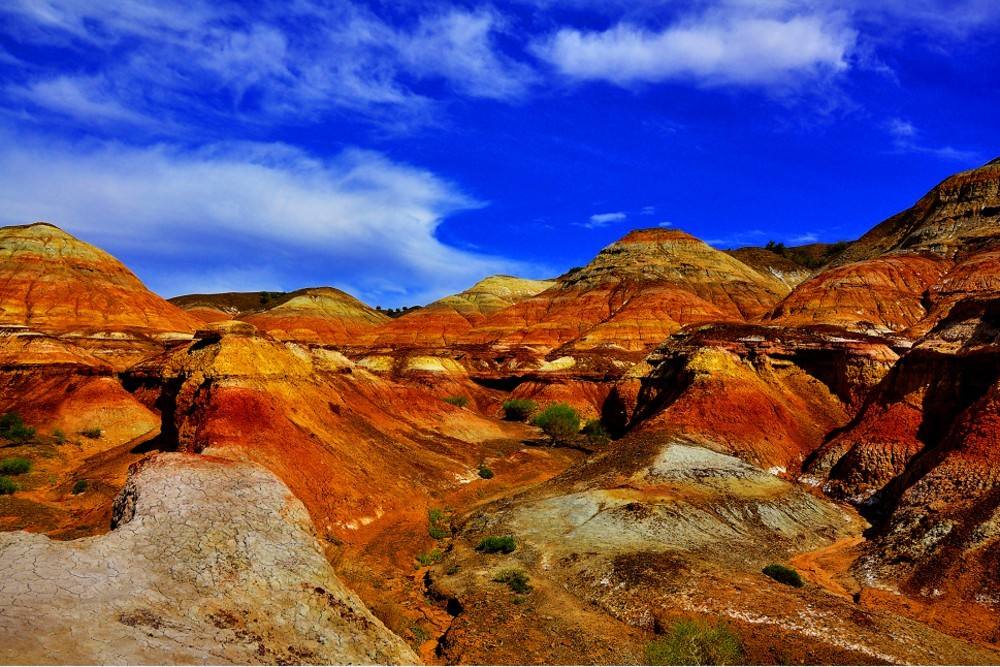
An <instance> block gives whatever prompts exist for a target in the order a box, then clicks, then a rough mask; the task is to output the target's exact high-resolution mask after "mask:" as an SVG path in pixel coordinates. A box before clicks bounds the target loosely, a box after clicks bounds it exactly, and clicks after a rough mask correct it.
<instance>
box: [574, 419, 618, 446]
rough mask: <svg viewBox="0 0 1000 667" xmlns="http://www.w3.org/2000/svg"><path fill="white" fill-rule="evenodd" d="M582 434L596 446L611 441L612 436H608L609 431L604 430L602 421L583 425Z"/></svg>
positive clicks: (592, 420) (597, 420)
mask: <svg viewBox="0 0 1000 667" xmlns="http://www.w3.org/2000/svg"><path fill="white" fill-rule="evenodd" d="M580 432H581V433H583V434H584V435H585V436H587V440H590V441H591V442H593V443H595V444H603V443H605V442H607V441H608V440H610V439H611V436H610V435H609V434H608V431H607V429H605V428H604V424H602V423H601V420H600V419H591V420H588V421H587V423H586V424H584V425H583V428H582V429H581V430H580Z"/></svg>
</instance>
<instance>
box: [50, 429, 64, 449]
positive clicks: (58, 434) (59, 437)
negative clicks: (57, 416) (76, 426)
mask: <svg viewBox="0 0 1000 667" xmlns="http://www.w3.org/2000/svg"><path fill="white" fill-rule="evenodd" d="M52 439H53V440H55V441H56V444H57V445H61V444H63V443H64V442H66V434H65V433H63V432H62V429H60V428H57V429H56V430H54V431H52Z"/></svg>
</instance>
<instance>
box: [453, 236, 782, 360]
mask: <svg viewBox="0 0 1000 667" xmlns="http://www.w3.org/2000/svg"><path fill="white" fill-rule="evenodd" d="M786 293H787V288H786V287H785V286H784V284H783V283H781V282H779V281H778V280H777V279H775V278H771V277H767V276H763V275H761V274H759V273H757V272H756V271H754V270H753V269H751V268H750V267H748V266H747V265H745V264H743V263H742V262H740V261H738V260H736V259H734V258H732V257H730V256H729V255H726V254H725V253H722V252H720V251H718V250H715V249H713V248H712V247H710V246H708V245H706V244H705V243H702V242H701V241H699V240H697V239H695V238H694V237H692V236H690V235H688V234H685V233H684V232H681V231H679V230H672V229H659V228H657V229H646V230H637V231H634V232H631V233H629V234H628V235H626V236H625V237H624V238H622V239H621V240H619V241H618V242H616V243H613V244H611V245H610V246H608V247H607V248H605V249H604V250H602V251H601V252H600V253H599V254H598V255H597V257H596V258H595V259H594V260H593V261H592V262H590V263H589V264H588V265H587V266H585V267H583V268H582V269H579V270H577V271H574V272H572V273H570V274H567V275H565V276H563V277H561V278H560V279H559V281H558V285H556V286H555V287H552V288H550V289H548V290H546V291H545V292H542V293H541V294H539V295H538V296H535V297H533V298H531V299H527V300H526V301H522V302H521V303H519V304H517V305H515V306H513V307H511V308H507V309H505V310H502V311H500V312H499V313H497V314H495V315H493V316H491V317H489V318H487V320H486V321H485V322H484V323H483V324H482V326H480V327H478V328H477V329H476V330H475V331H473V332H472V333H471V334H470V335H469V336H468V337H467V340H469V341H470V342H482V343H489V344H491V345H493V346H494V347H496V348H512V347H517V346H537V347H539V348H542V349H548V350H552V349H555V348H565V349H567V350H572V351H588V350H598V349H602V348H603V349H604V350H607V351H609V352H613V351H622V352H625V353H633V354H632V356H633V357H639V358H641V356H642V353H644V352H646V351H648V350H650V349H652V348H653V347H655V346H656V345H657V344H658V343H659V342H660V341H662V340H663V338H665V337H666V336H668V335H669V334H671V333H673V332H674V331H677V330H678V329H680V327H681V326H683V325H685V324H690V323H693V322H703V321H710V320H736V321H742V320H745V319H747V318H753V317H756V316H758V315H761V314H762V313H764V312H766V311H767V310H769V309H770V308H771V307H772V306H773V305H774V304H775V303H776V302H777V301H778V299H780V298H781V297H782V296H784V295H785V294H786ZM634 353H639V354H638V355H636V354H634Z"/></svg>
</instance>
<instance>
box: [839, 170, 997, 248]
mask: <svg viewBox="0 0 1000 667" xmlns="http://www.w3.org/2000/svg"><path fill="white" fill-rule="evenodd" d="M998 242H1000V160H993V161H992V162H990V163H989V164H987V165H985V166H983V167H979V168H978V169H970V170H968V171H963V172H961V173H958V174H955V175H954V176H951V177H949V178H947V179H945V180H944V181H942V182H941V183H940V184H938V185H937V186H936V187H935V188H934V189H933V190H931V191H930V192H928V193H927V194H926V195H925V196H924V197H923V198H921V199H920V201H918V202H917V203H916V204H914V205H913V207H912V208H909V209H907V210H906V211H903V212H902V213H899V214H897V215H894V216H892V217H891V218H889V219H888V220H885V221H884V222H882V223H880V224H879V225H877V226H875V227H874V228H873V229H872V230H871V231H869V232H868V233H867V234H865V235H864V236H862V237H861V238H860V239H858V240H857V241H855V242H854V243H852V244H851V246H850V248H848V249H847V250H845V251H844V252H843V253H842V254H840V255H839V256H838V257H837V258H836V259H835V260H834V262H833V264H834V265H836V266H839V265H843V264H848V263H851V262H857V261H861V260H866V259H875V258H877V257H882V256H884V255H886V254H888V253H892V252H897V251H907V252H918V251H928V252H932V253H934V254H936V255H939V256H941V257H945V258H947V259H962V258H964V257H966V256H968V255H971V254H973V253H977V252H981V251H984V250H988V249H993V248H996V246H997V244H998Z"/></svg>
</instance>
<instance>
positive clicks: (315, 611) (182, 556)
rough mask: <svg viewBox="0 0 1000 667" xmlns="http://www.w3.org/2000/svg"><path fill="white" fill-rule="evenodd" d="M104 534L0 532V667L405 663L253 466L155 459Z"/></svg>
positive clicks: (287, 499)
mask: <svg viewBox="0 0 1000 667" xmlns="http://www.w3.org/2000/svg"><path fill="white" fill-rule="evenodd" d="M114 524H115V528H114V530H112V532H111V533H109V534H107V535H102V536H99V537H92V538H86V539H80V540H76V541H73V542H62V543H60V542H53V541H50V540H49V539H48V538H46V537H43V536H40V535H34V534H30V533H24V532H14V533H0V596H2V597H3V600H4V603H3V605H2V608H0V635H3V637H4V641H3V642H0V662H4V663H8V664H13V663H19V664H84V665H86V664H117V663H128V664H184V663H187V664H200V663H217V664H226V663H236V664H276V663H277V664H285V663H297V664H298V663H306V664H331V663H333V664H348V663H368V664H398V663H404V664H413V663H416V662H417V656H416V655H415V654H414V653H413V652H412V651H411V650H410V648H409V647H408V646H407V645H406V644H405V643H403V641H402V640H400V639H399V638H398V637H396V636H395V635H393V634H392V633H391V632H389V631H388V630H387V629H386V628H385V626H383V625H382V623H381V622H380V621H378V619H376V618H375V617H374V616H372V614H371V613H370V612H369V611H368V610H367V609H366V608H365V606H364V605H363V604H362V603H361V601H360V600H358V598H357V597H356V596H355V595H354V594H353V593H351V592H350V591H348V590H347V589H346V588H345V587H344V586H343V584H342V583H341V582H340V581H339V580H338V578H337V576H336V575H335V574H334V572H333V570H332V568H331V567H330V564H329V562H327V560H326V558H325V557H324V554H323V550H322V548H321V547H320V545H319V543H318V542H317V540H316V537H315V535H314V534H313V532H312V526H311V523H310V521H309V515H308V514H307V513H306V511H305V509H304V508H303V506H302V503H301V502H299V501H298V500H297V499H295V497H294V496H292V495H291V493H290V492H289V491H288V489H287V488H286V487H285V486H284V485H283V484H282V483H281V482H280V481H278V479H276V478H275V477H274V476H273V475H271V474H270V473H268V472H267V471H266V470H263V469H262V468H260V467H258V466H255V465H252V464H249V463H233V462H220V461H213V460H211V459H206V458H202V457H193V456H184V455H181V454H165V455H160V456H158V457H157V458H154V459H152V460H151V461H148V462H146V463H145V464H144V465H142V466H141V467H140V468H138V469H137V470H136V471H134V472H133V473H132V474H131V475H130V477H129V480H128V483H127V485H126V486H125V489H124V490H123V491H122V494H121V496H119V498H118V500H117V501H116V503H115V516H114Z"/></svg>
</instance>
